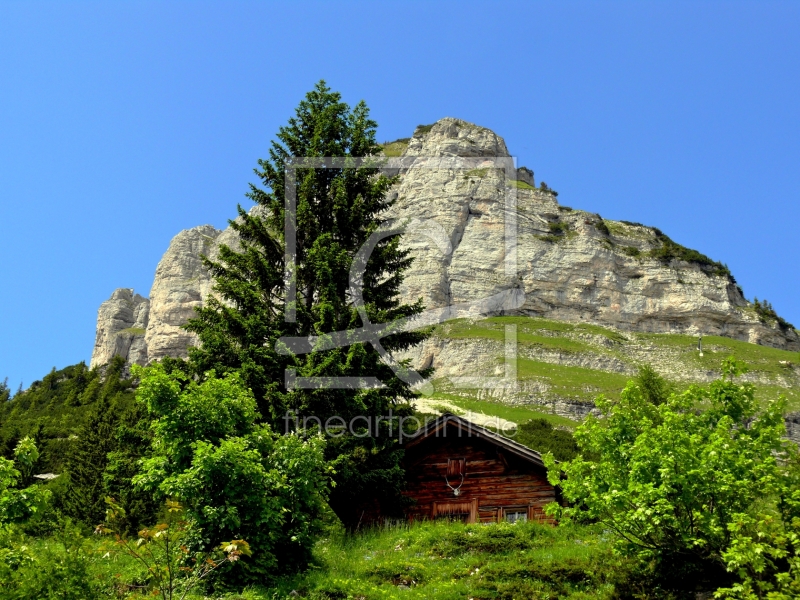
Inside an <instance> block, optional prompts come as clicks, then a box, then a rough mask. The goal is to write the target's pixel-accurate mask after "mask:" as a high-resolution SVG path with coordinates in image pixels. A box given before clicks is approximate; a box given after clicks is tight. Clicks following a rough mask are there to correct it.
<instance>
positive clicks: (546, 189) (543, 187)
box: [539, 181, 558, 196]
mask: <svg viewBox="0 0 800 600" xmlns="http://www.w3.org/2000/svg"><path fill="white" fill-rule="evenodd" d="M539 190H540V191H542V192H546V193H548V194H551V195H553V196H558V192H557V191H555V190H554V189H551V188H549V187H548V186H547V184H546V183H545V182H544V181H542V182H540V183H539Z"/></svg>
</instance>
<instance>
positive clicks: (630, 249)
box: [622, 246, 642, 258]
mask: <svg viewBox="0 0 800 600" xmlns="http://www.w3.org/2000/svg"><path fill="white" fill-rule="evenodd" d="M622 252H623V253H625V254H627V255H628V256H633V257H634V258H636V257H638V256H641V254H642V252H641V250H639V249H638V248H637V247H636V246H625V247H623V248H622Z"/></svg>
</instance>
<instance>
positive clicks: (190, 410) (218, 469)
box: [134, 365, 328, 583]
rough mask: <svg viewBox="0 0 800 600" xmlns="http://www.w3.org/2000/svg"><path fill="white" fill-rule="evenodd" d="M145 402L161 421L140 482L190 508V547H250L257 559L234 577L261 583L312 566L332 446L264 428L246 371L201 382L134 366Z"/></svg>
mask: <svg viewBox="0 0 800 600" xmlns="http://www.w3.org/2000/svg"><path fill="white" fill-rule="evenodd" d="M134 372H135V373H136V375H137V376H138V377H140V379H141V383H140V385H139V389H138V392H137V399H138V401H139V402H142V403H143V404H144V406H145V407H146V408H147V411H148V413H149V415H150V416H151V418H152V419H153V425H152V430H153V436H154V437H153V456H151V457H150V458H148V459H146V460H145V463H144V468H143V471H142V473H141V474H139V475H137V476H136V477H135V478H134V483H135V484H136V485H137V486H139V487H140V488H142V489H145V490H150V491H152V492H156V493H160V494H162V495H163V496H166V497H175V498H177V499H178V500H179V501H180V502H182V503H183V504H184V506H185V507H186V513H187V520H188V522H189V523H190V535H189V536H188V538H187V540H188V544H187V545H188V547H189V548H190V549H191V550H192V551H209V550H210V549H212V548H213V547H214V546H215V545H216V544H218V543H219V540H229V539H239V540H247V542H248V543H249V544H250V545H251V546H252V548H253V555H252V558H251V559H250V560H248V561H241V562H239V563H237V565H236V566H235V568H233V569H231V570H229V571H227V572H226V574H225V575H226V578H227V579H228V580H229V581H236V582H238V583H255V582H260V581H264V580H265V579H269V578H271V577H274V576H275V575H276V573H278V572H286V571H291V570H295V569H298V568H302V567H304V566H305V565H306V564H307V563H308V560H309V559H310V552H311V546H312V544H313V541H314V535H315V533H316V531H317V526H318V521H319V516H320V514H321V512H322V509H323V505H324V504H323V503H324V500H325V497H326V495H327V486H328V471H327V468H326V467H325V462H324V458H323V449H324V442H323V440H322V438H320V437H316V438H311V439H308V440H303V439H301V438H300V437H298V436H297V435H285V436H279V435H276V434H274V433H273V432H272V431H271V429H270V428H269V427H268V426H266V425H256V420H257V418H258V413H257V411H256V402H255V399H254V398H253V395H252V393H251V392H250V390H249V389H247V388H246V387H245V386H244V385H243V383H242V381H241V379H240V377H239V376H238V374H235V373H233V374H229V375H227V376H225V377H223V378H221V379H219V378H217V377H215V375H214V373H213V372H210V373H207V374H206V378H205V380H204V381H203V382H202V383H197V382H195V381H193V380H187V378H186V377H185V376H184V375H183V374H182V373H181V372H180V371H174V372H173V373H167V372H166V371H165V370H164V368H163V366H161V365H156V366H153V367H149V368H147V369H142V368H138V367H135V371H134Z"/></svg>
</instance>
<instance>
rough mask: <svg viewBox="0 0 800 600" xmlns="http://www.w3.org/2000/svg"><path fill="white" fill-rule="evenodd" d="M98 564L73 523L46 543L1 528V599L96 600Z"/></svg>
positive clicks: (66, 523)
mask: <svg viewBox="0 0 800 600" xmlns="http://www.w3.org/2000/svg"><path fill="white" fill-rule="evenodd" d="M95 561H96V558H95V556H93V555H92V553H91V550H90V549H89V548H88V547H87V544H86V541H85V540H84V538H83V537H82V536H81V532H80V529H79V528H78V527H76V526H75V525H73V524H71V523H70V522H68V521H67V522H65V523H62V524H61V526H60V528H59V530H58V531H57V532H56V533H55V534H54V535H51V536H49V537H47V538H45V539H44V540H40V541H39V540H34V539H31V538H28V537H27V536H25V535H24V534H22V533H21V532H20V531H19V530H15V529H11V528H8V527H6V528H0V581H2V585H0V600H33V599H34V598H35V599H36V600H94V599H95V598H99V597H100V589H99V585H98V584H99V582H97V581H96V580H95V579H94V578H93V577H92V574H91V567H92V564H93V563H94V562H95Z"/></svg>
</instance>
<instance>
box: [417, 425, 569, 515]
mask: <svg viewBox="0 0 800 600" xmlns="http://www.w3.org/2000/svg"><path fill="white" fill-rule="evenodd" d="M459 458H465V459H466V473H465V477H464V483H463V485H462V486H461V488H460V490H459V492H460V493H459V495H458V496H455V495H454V494H453V491H452V490H451V489H450V488H448V487H447V483H446V482H445V474H446V473H447V465H448V459H459ZM405 466H406V474H407V477H408V487H407V490H406V495H407V496H409V497H410V498H412V499H413V500H415V501H416V504H415V505H414V506H412V507H410V508H409V510H408V515H409V517H410V518H412V519H431V518H438V517H442V516H448V515H449V516H450V517H451V518H460V519H462V520H464V521H467V522H479V521H480V522H484V523H486V522H492V521H500V520H503V519H504V518H505V517H504V514H505V511H508V510H509V509H513V511H514V512H522V511H525V512H526V513H527V517H528V519H530V520H538V521H545V522H552V521H551V520H550V519H548V518H547V517H546V516H545V515H544V513H543V511H542V508H543V507H544V506H545V505H546V504H548V503H550V502H554V501H555V500H556V493H555V489H554V488H553V486H552V485H550V483H549V482H548V481H547V478H546V474H545V469H544V468H543V467H539V466H538V465H535V464H532V463H530V462H528V461H525V460H523V459H521V458H519V457H517V456H515V455H514V454H512V453H510V452H508V451H507V450H504V449H502V448H498V447H497V446H495V445H494V444H491V443H489V442H487V441H485V440H482V439H479V438H468V437H462V438H459V437H450V436H448V437H446V438H435V437H433V438H429V439H428V440H425V441H424V442H422V443H421V444H419V445H418V446H417V447H415V448H413V449H409V450H407V454H406V459H405ZM459 482H460V477H457V478H453V477H450V484H451V485H453V486H454V487H455V486H456V485H458V483H459Z"/></svg>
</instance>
